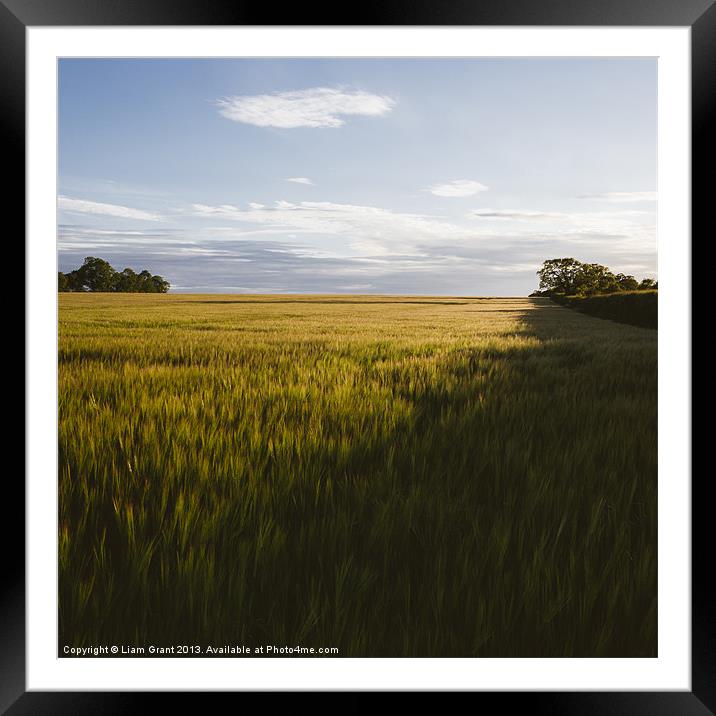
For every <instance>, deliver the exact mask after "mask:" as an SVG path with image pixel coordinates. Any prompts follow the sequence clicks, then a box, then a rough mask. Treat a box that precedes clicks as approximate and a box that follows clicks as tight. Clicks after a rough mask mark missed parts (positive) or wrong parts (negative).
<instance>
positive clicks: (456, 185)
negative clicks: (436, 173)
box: [427, 179, 489, 197]
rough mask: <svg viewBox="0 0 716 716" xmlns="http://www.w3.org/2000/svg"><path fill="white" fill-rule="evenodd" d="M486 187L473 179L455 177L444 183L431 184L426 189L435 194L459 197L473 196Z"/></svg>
mask: <svg viewBox="0 0 716 716" xmlns="http://www.w3.org/2000/svg"><path fill="white" fill-rule="evenodd" d="M488 189H489V187H487V186H485V185H484V184H481V183H480V182H479V181H474V180H473V179H455V180H454V181H450V182H447V183H446V184H433V185H432V186H431V187H429V188H428V189H427V191H429V192H430V193H431V194H434V195H435V196H450V197H461V196H473V195H474V194H479V193H480V192H481V191H487V190H488Z"/></svg>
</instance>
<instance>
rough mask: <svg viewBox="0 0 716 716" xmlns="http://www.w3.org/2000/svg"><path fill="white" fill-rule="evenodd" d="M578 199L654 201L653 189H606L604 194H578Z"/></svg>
mask: <svg viewBox="0 0 716 716" xmlns="http://www.w3.org/2000/svg"><path fill="white" fill-rule="evenodd" d="M579 198H580V199H601V200H602V201H616V202H627V201H656V199H657V193H656V192H655V191H608V192H606V193H604V194H580V195H579Z"/></svg>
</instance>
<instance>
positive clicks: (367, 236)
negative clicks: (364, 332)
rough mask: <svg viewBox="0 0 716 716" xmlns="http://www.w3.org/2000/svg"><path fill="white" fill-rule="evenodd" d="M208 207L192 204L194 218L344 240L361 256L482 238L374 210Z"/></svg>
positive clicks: (302, 205) (313, 205)
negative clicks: (426, 242) (421, 243)
mask: <svg viewBox="0 0 716 716" xmlns="http://www.w3.org/2000/svg"><path fill="white" fill-rule="evenodd" d="M248 206H249V208H248V209H241V208H239V207H237V206H231V205H226V204H224V205H222V206H208V205H206V204H193V205H192V211H193V213H194V215H195V216H200V217H214V218H220V219H231V220H233V221H240V222H245V223H248V224H263V225H266V226H270V227H273V228H274V229H279V230H284V231H285V230H290V231H295V232H298V233H312V234H322V235H343V236H346V237H348V238H349V239H350V241H351V243H350V246H351V248H353V249H354V250H356V251H358V252H360V253H380V254H386V253H394V252H399V253H405V252H406V251H411V249H410V247H411V246H414V243H415V241H416V240H443V239H445V238H468V237H475V236H477V235H478V234H479V231H478V230H476V229H471V228H465V227H461V226H458V225H456V224H452V223H449V222H446V221H441V220H439V219H435V218H433V217H430V216H426V215H422V214H408V213H400V212H395V211H391V210H389V209H383V208H380V207H373V206H357V205H353V204H336V203H333V202H327V201H324V202H319V201H302V202H299V203H292V202H288V201H277V202H275V204H274V205H273V206H272V207H264V206H261V205H259V204H249V205H248Z"/></svg>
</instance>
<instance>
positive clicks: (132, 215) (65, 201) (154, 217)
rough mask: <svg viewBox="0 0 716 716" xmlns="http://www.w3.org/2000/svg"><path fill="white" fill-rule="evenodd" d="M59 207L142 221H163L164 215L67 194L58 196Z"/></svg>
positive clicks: (80, 212)
mask: <svg viewBox="0 0 716 716" xmlns="http://www.w3.org/2000/svg"><path fill="white" fill-rule="evenodd" d="M57 208H58V209H60V211H70V212H75V213H79V214H101V215H102V216H117V217H120V218H122V219H140V220H142V221H161V220H162V217H161V216H160V215H159V214H155V213H153V212H150V211H142V210H141V209H132V208H131V207H128V206H120V205H119V204H104V203H102V202H99V201H87V200H85V199H72V198H70V197H67V196H59V197H58V198H57Z"/></svg>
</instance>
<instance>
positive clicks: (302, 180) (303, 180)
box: [286, 177, 315, 186]
mask: <svg viewBox="0 0 716 716" xmlns="http://www.w3.org/2000/svg"><path fill="white" fill-rule="evenodd" d="M286 181H292V182H293V183H294V184H308V185H309V186H315V184H314V183H313V182H312V181H311V180H310V179H309V178H308V177H289V178H288V179H286Z"/></svg>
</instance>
